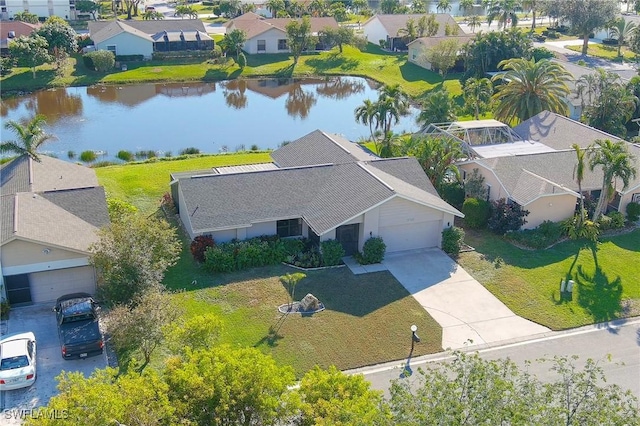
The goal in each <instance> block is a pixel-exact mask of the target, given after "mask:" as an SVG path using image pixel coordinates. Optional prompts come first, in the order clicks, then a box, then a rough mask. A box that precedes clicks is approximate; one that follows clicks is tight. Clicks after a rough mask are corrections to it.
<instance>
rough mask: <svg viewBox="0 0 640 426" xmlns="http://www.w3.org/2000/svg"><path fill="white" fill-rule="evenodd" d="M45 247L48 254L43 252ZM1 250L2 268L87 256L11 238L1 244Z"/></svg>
mask: <svg viewBox="0 0 640 426" xmlns="http://www.w3.org/2000/svg"><path fill="white" fill-rule="evenodd" d="M45 249H49V253H48V254H45V253H44V252H43V250H45ZM1 250H2V251H1V254H0V259H1V261H2V267H3V268H8V267H11V266H19V265H30V264H32V263H46V262H56V261H59V260H69V259H78V258H86V257H87V255H86V254H84V255H83V254H79V253H74V252H71V251H67V250H64V249H61V248H56V247H51V246H47V245H42V244H36V243H31V242H28V241H22V240H13V241H11V242H9V243H7V244H5V245H3V246H2V249H1Z"/></svg>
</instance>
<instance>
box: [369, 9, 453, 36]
mask: <svg viewBox="0 0 640 426" xmlns="http://www.w3.org/2000/svg"><path fill="white" fill-rule="evenodd" d="M428 15H430V14H425V13H413V14H406V15H385V14H378V15H374V16H372V17H371V18H369V20H367V22H365V23H364V24H363V26H365V27H366V26H367V24H368V23H369V22H371V21H373V20H374V19H378V20H379V21H380V23H381V24H382V26H383V27H384V29H385V30H387V34H388V35H389V37H398V30H400V29H402V28H406V26H407V21H408V20H409V19H413V20H414V21H415V22H416V24H417V23H418V20H419V19H420V18H422V17H423V16H428ZM433 15H435V18H436V22H437V23H438V24H439V25H438V32H437V33H436V36H444V35H445V27H446V25H447V24H449V27H450V28H457V29H458V34H464V31H462V29H461V28H460V25H458V23H457V22H456V21H455V19H453V17H451V15H449V14H448V13H435V14H433Z"/></svg>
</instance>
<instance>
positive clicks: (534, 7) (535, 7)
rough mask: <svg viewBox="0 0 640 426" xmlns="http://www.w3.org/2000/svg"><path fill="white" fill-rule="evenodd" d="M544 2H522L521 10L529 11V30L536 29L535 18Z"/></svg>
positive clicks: (539, 0) (526, 0) (527, 0)
mask: <svg viewBox="0 0 640 426" xmlns="http://www.w3.org/2000/svg"><path fill="white" fill-rule="evenodd" d="M543 2H544V0H523V1H522V8H523V9H525V10H530V11H531V30H535V29H536V16H537V14H538V12H539V11H540V9H541V8H542V6H543Z"/></svg>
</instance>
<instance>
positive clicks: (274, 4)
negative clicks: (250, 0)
mask: <svg viewBox="0 0 640 426" xmlns="http://www.w3.org/2000/svg"><path fill="white" fill-rule="evenodd" d="M266 6H267V9H269V11H270V12H271V16H272V17H273V18H276V17H277V16H278V13H279V12H282V11H284V10H285V8H286V5H285V3H284V0H268V1H267V3H266Z"/></svg>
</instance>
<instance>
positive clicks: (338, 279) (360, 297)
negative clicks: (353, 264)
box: [296, 268, 409, 317]
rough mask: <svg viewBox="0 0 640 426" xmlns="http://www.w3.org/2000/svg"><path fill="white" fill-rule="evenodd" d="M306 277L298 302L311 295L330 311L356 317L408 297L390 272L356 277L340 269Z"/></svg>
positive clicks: (311, 273) (301, 285)
mask: <svg viewBox="0 0 640 426" xmlns="http://www.w3.org/2000/svg"><path fill="white" fill-rule="evenodd" d="M306 274H307V277H306V278H305V279H303V280H302V281H300V282H299V283H298V285H297V286H296V295H297V299H301V298H303V297H304V296H305V295H306V294H308V293H311V294H313V295H314V296H315V297H317V298H318V300H320V302H322V303H323V304H324V306H325V308H326V309H327V310H330V311H339V312H343V313H345V314H349V315H353V316H357V317H363V316H365V315H368V314H370V313H372V312H374V311H376V310H378V309H380V308H383V307H385V306H387V305H389V304H391V303H393V302H395V301H397V300H400V299H403V298H405V297H407V296H409V293H408V292H407V291H406V290H405V289H404V287H402V285H401V284H400V283H398V282H397V281H396V280H395V278H393V276H392V275H391V274H390V273H388V272H376V273H370V274H363V275H353V274H352V273H351V271H350V270H349V269H348V268H339V269H325V270H323V271H309V272H307V273H306ZM393 284H395V285H393ZM318 315H322V313H320V314H318Z"/></svg>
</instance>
